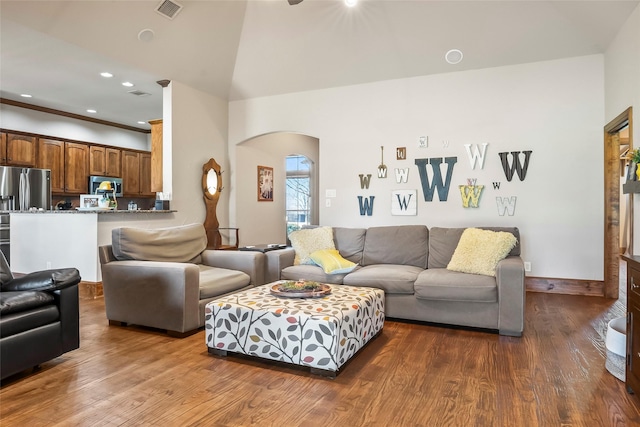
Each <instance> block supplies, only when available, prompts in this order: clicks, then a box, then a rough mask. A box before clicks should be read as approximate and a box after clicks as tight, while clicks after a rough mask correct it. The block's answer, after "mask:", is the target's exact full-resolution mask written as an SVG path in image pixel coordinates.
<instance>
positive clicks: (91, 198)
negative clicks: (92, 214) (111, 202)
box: [80, 194, 101, 209]
mask: <svg viewBox="0 0 640 427" xmlns="http://www.w3.org/2000/svg"><path fill="white" fill-rule="evenodd" d="M100 198H101V196H99V195H97V194H81V195H80V207H81V208H83V209H93V208H97V207H98V200H100Z"/></svg>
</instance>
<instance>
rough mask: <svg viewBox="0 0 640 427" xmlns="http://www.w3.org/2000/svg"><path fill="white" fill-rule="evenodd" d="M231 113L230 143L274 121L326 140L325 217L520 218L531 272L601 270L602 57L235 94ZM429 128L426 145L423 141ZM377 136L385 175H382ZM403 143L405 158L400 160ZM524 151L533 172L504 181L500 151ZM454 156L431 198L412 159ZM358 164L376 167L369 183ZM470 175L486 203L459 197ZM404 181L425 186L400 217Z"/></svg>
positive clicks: (431, 222)
mask: <svg viewBox="0 0 640 427" xmlns="http://www.w3.org/2000/svg"><path fill="white" fill-rule="evenodd" d="M229 117H230V119H229V147H230V150H231V151H233V150H236V149H237V148H236V147H235V146H236V144H238V143H240V142H242V141H244V140H246V139H248V138H251V137H253V136H256V135H261V134H265V133H269V132H275V131H282V130H288V131H297V132H300V133H303V134H306V135H312V136H314V137H317V138H319V140H320V164H319V175H320V189H319V190H320V194H321V195H324V194H325V190H326V189H336V190H337V197H336V198H335V199H333V201H332V206H331V207H328V208H327V207H324V204H323V203H321V207H320V224H322V225H333V226H361V227H369V226H374V225H393V224H416V223H418V224H426V225H427V226H429V227H433V226H473V225H508V226H518V227H519V228H520V231H521V234H522V242H521V243H522V249H523V258H524V260H526V261H530V262H531V263H532V271H531V273H530V274H531V275H532V276H539V277H555V278H574V279H591V280H602V279H603V261H602V260H603V209H604V207H603V189H602V187H603V186H602V174H603V171H602V168H603V166H602V165H603V157H602V155H603V154H602V153H603V149H602V127H603V125H604V57H603V55H591V56H585V57H578V58H569V59H562V60H556V61H548V62H539V63H532V64H523V65H517V66H510V67H501V68H494V69H483V70H473V71H465V72H456V73H448V74H441V75H433V76H423V77H416V78H409V79H401V80H393V81H385V82H378V83H371V84H363V85H356V86H349V87H341V88H333V89H327V90H318V91H309V92H301V93H293V94H287V95H281V96H273V97H264V98H256V99H250V100H245V101H234V102H231V103H230V104H229ZM420 136H428V137H429V146H428V148H417V144H418V140H419V138H420ZM443 140H446V141H448V142H449V146H448V147H444V146H443ZM485 142H486V143H489V146H488V149H487V156H488V157H487V160H486V162H485V166H484V169H482V170H479V169H475V170H472V169H471V166H470V163H469V160H468V158H467V155H466V153H465V149H464V144H481V143H485ZM380 146H384V147H385V150H384V156H385V157H384V163H385V164H386V165H387V166H388V168H389V177H388V178H386V179H378V178H376V171H377V166H378V165H379V164H380V162H381V152H380ZM396 147H407V157H408V160H396V158H395V149H396ZM522 150H532V151H533V154H532V156H531V164H530V165H529V169H528V174H527V177H526V179H525V180H524V181H523V182H521V181H520V180H518V178H517V177H514V179H513V181H512V182H507V181H506V179H505V176H504V172H503V171H502V167H501V163H500V160H499V156H498V153H499V152H507V151H522ZM234 156H235V154H232V157H234ZM449 156H453V157H457V158H458V161H457V164H456V165H455V168H454V172H453V179H452V183H451V188H450V191H449V195H448V200H447V201H446V202H440V201H438V198H437V196H436V197H435V198H434V201H433V202H425V201H424V199H423V198H422V190H421V184H420V180H419V177H418V170H417V168H416V166H415V165H414V159H416V158H437V157H449ZM395 168H409V169H410V172H409V181H408V183H407V184H397V183H396V181H395V178H394V176H393V175H394V174H393V171H394V169H395ZM361 173H364V174H368V173H370V174H372V175H373V178H372V182H371V186H370V189H369V190H363V189H361V188H360V182H359V178H358V174H361ZM467 178H477V180H478V181H477V183H478V184H482V185H485V189H484V193H483V195H482V197H481V200H480V207H479V208H476V209H473V208H463V207H462V202H461V198H460V194H459V191H458V185H461V184H465V183H466V179H467ZM493 182H500V183H501V185H500V189H499V190H494V189H493V187H492V183H493ZM395 189H417V190H418V195H419V200H420V201H419V203H418V215H417V216H392V215H391V213H390V203H391V197H390V193H391V191H392V190H395ZM235 190H236V189H235V188H234V189H232V198H237V197H239V196H238V194H237V192H236V191H235ZM358 195H362V196H365V197H368V196H370V195H373V196H375V202H374V211H373V215H372V216H370V217H369V216H361V215H360V212H359V207H358V201H357V196H358ZM510 196H517V205H516V210H515V215H514V216H508V215H505V216H499V215H498V211H497V207H496V201H495V198H496V197H510ZM321 200H324V198H321ZM230 207H231V213H230V215H231V216H232V217H234V216H238V215H239V212H238V209H239V208H238V207H237V206H236V205H235V203H234V202H232V203H231V204H230Z"/></svg>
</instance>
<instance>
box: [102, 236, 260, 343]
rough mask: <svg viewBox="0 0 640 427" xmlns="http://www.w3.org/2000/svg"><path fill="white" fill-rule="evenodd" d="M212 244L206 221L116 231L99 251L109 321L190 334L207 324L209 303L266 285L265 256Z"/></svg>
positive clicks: (123, 324)
mask: <svg viewBox="0 0 640 427" xmlns="http://www.w3.org/2000/svg"><path fill="white" fill-rule="evenodd" d="M206 245H207V237H206V233H205V229H204V227H203V226H202V225H201V224H191V225H186V226H180V227H171V228H163V229H155V230H150V229H136V228H127V227H122V228H117V229H114V230H113V231H112V244H111V245H107V246H101V247H100V249H99V255H100V265H101V268H102V284H103V288H104V298H105V308H106V314H107V319H108V320H109V324H111V325H120V326H126V325H127V324H134V325H140V326H148V327H153V328H158V329H164V330H166V331H167V332H168V333H169V335H172V336H177V337H185V336H188V335H191V334H193V333H195V332H197V331H198V328H200V327H202V326H204V316H205V313H204V309H205V305H206V304H207V303H208V302H210V301H212V300H214V299H216V298H218V297H220V296H223V295H226V294H230V293H233V292H237V291H240V290H243V289H248V288H251V287H253V286H258V285H261V284H263V283H264V268H265V267H264V265H265V264H264V263H265V260H264V254H262V253H260V252H240V251H223V250H207V249H205V248H206Z"/></svg>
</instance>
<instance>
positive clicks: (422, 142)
mask: <svg viewBox="0 0 640 427" xmlns="http://www.w3.org/2000/svg"><path fill="white" fill-rule="evenodd" d="M428 146H429V137H428V136H421V137H420V138H419V139H418V148H427V147H428Z"/></svg>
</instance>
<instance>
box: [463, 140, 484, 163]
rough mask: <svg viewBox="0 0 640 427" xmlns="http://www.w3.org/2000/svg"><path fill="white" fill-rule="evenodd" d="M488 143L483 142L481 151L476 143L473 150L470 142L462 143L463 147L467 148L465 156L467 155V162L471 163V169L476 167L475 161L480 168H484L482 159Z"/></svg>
mask: <svg viewBox="0 0 640 427" xmlns="http://www.w3.org/2000/svg"><path fill="white" fill-rule="evenodd" d="M488 145H489V144H488V143H486V142H483V143H482V151H481V150H480V148H479V147H478V144H476V145H475V147H474V150H471V144H464V148H465V149H466V150H467V156H468V157H469V163H470V164H471V169H475V168H476V163H478V164H479V166H480V169H484V159H485V154H487V146H488Z"/></svg>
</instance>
